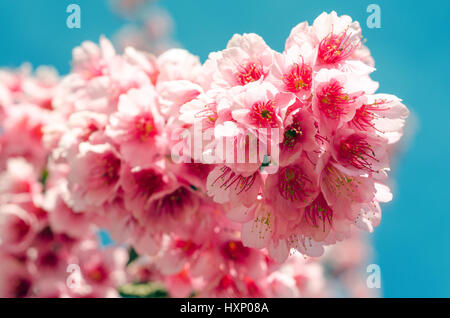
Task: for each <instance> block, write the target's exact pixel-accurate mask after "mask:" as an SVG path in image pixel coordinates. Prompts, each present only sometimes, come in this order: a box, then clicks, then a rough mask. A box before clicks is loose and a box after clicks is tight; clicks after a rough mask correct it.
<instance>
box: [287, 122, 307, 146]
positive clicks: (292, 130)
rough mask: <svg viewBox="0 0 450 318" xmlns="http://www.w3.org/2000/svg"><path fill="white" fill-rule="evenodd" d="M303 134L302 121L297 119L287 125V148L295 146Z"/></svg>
mask: <svg viewBox="0 0 450 318" xmlns="http://www.w3.org/2000/svg"><path fill="white" fill-rule="evenodd" d="M302 136H303V131H302V127H301V125H300V122H298V121H296V122H294V123H292V124H291V125H289V126H287V127H286V130H285V131H284V141H283V144H284V146H286V147H287V148H293V147H294V146H295V144H296V143H297V141H298V140H299V139H300V138H301V137H302Z"/></svg>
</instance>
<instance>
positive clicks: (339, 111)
mask: <svg viewBox="0 0 450 318" xmlns="http://www.w3.org/2000/svg"><path fill="white" fill-rule="evenodd" d="M359 96H360V94H359V93H354V94H348V93H346V92H345V91H344V88H343V86H342V85H341V84H340V83H339V82H338V81H337V80H334V79H333V80H331V81H330V82H329V83H328V85H326V86H324V87H323V88H322V89H321V90H320V91H319V92H318V93H317V99H318V102H319V109H320V111H321V112H322V113H323V114H324V115H325V116H326V117H328V118H330V119H339V118H340V116H342V115H345V114H346V113H347V106H348V105H351V104H353V103H354V102H355V101H356V99H357V98H358V97H359Z"/></svg>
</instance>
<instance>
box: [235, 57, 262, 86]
mask: <svg viewBox="0 0 450 318" xmlns="http://www.w3.org/2000/svg"><path fill="white" fill-rule="evenodd" d="M261 76H263V69H262V66H261V65H260V64H259V63H253V62H250V63H248V64H247V65H245V66H244V67H242V66H241V67H240V70H239V71H238V72H237V74H236V77H237V81H238V82H239V84H241V85H245V84H248V83H251V82H255V81H257V80H259V79H260V78H261Z"/></svg>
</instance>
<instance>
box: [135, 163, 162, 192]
mask: <svg viewBox="0 0 450 318" xmlns="http://www.w3.org/2000/svg"><path fill="white" fill-rule="evenodd" d="M133 177H134V181H135V182H136V184H137V185H138V187H139V189H140V190H141V191H140V193H141V195H143V196H145V197H147V198H148V197H151V196H152V195H153V194H155V193H156V192H158V191H159V190H161V189H162V188H163V186H164V181H163V176H162V175H161V174H160V173H158V172H156V171H154V170H152V169H147V170H140V171H138V172H134V173H133Z"/></svg>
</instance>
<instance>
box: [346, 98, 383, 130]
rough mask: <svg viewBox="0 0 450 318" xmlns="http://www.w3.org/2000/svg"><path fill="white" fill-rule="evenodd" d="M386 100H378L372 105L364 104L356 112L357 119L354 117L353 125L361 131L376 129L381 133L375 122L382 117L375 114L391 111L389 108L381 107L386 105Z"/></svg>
mask: <svg viewBox="0 0 450 318" xmlns="http://www.w3.org/2000/svg"><path fill="white" fill-rule="evenodd" d="M385 103H386V100H378V101H375V102H374V103H372V104H364V105H362V106H361V107H360V108H358V109H357V110H356V113H355V117H353V119H352V121H351V123H352V124H353V125H354V126H355V127H356V128H358V129H360V130H368V129H375V130H377V131H379V132H382V131H380V130H378V129H377V128H376V127H375V125H374V123H373V121H374V119H377V118H379V117H380V116H379V115H378V114H376V113H375V112H378V111H385V110H389V107H380V106H381V105H383V104H385Z"/></svg>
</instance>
